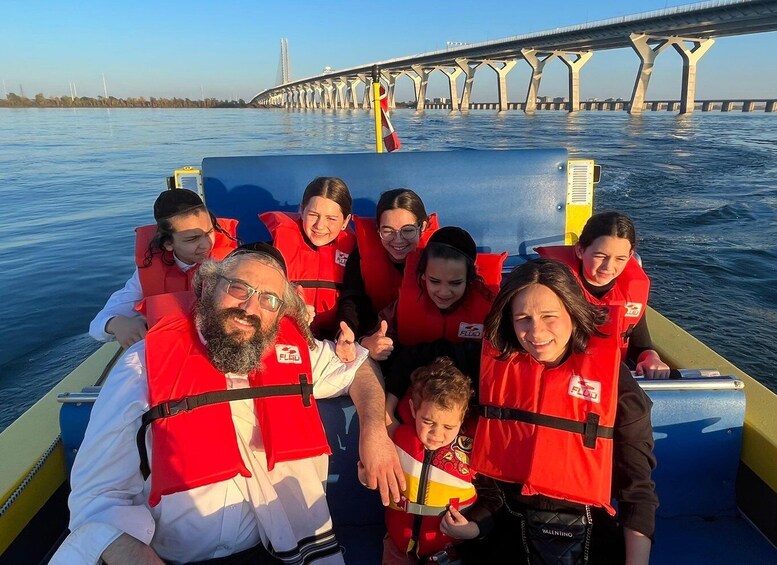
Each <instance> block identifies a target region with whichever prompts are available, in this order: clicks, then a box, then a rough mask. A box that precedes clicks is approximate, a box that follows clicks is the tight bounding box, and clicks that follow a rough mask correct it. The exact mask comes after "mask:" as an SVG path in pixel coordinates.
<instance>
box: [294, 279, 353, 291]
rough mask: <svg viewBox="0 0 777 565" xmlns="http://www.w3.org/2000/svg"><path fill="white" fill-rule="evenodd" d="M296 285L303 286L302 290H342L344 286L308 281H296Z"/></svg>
mask: <svg viewBox="0 0 777 565" xmlns="http://www.w3.org/2000/svg"><path fill="white" fill-rule="evenodd" d="M294 284H296V285H299V286H301V287H302V288H328V289H330V290H342V289H343V284H342V283H337V282H334V281H313V280H311V281H306V280H295V281H294Z"/></svg>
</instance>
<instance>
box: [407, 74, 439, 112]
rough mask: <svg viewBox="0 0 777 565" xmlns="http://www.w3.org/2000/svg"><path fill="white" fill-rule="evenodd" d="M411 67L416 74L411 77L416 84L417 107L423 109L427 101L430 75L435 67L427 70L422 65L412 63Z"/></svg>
mask: <svg viewBox="0 0 777 565" xmlns="http://www.w3.org/2000/svg"><path fill="white" fill-rule="evenodd" d="M410 68H411V69H413V72H415V74H416V76H415V77H410V78H412V79H413V83H414V84H415V101H416V105H415V109H416V110H423V109H424V104H425V103H426V86H427V84H429V75H430V74H431V73H432V71H433V70H434V69H430V70H428V71H427V70H426V69H425V68H423V67H422V66H421V65H412V66H411V67H410Z"/></svg>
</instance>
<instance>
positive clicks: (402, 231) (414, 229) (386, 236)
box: [378, 224, 421, 241]
mask: <svg viewBox="0 0 777 565" xmlns="http://www.w3.org/2000/svg"><path fill="white" fill-rule="evenodd" d="M419 233H421V226H419V225H417V224H407V225H406V226H402V227H401V228H399V229H398V230H395V229H393V228H390V227H388V226H384V227H382V228H380V229H378V235H379V236H380V238H381V239H382V240H383V241H394V239H396V237H397V234H399V236H400V237H401V238H402V239H404V240H405V241H410V240H412V239H415V238H417V237H418V235H419Z"/></svg>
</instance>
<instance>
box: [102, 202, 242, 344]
mask: <svg viewBox="0 0 777 565" xmlns="http://www.w3.org/2000/svg"><path fill="white" fill-rule="evenodd" d="M154 220H156V225H149V226H142V227H139V228H136V229H135V265H136V269H135V272H134V273H133V274H132V277H130V279H129V280H128V281H127V283H126V284H125V285H124V288H122V289H120V290H117V291H116V292H114V293H113V294H112V295H111V297H110V298H109V299H108V302H107V303H106V304H105V306H104V307H103V309H102V310H101V311H100V312H99V313H98V314H97V316H96V317H95V318H94V320H92V323H91V324H90V325H89V335H91V336H92V337H93V338H94V339H96V340H98V341H113V340H114V339H115V340H117V341H118V342H119V343H120V344H121V346H122V347H129V346H130V345H132V344H133V343H136V342H138V341H140V340H141V339H143V338H144V337H145V335H146V331H147V329H148V328H147V326H146V318H145V316H144V315H143V313H141V311H139V309H140V310H142V301H143V299H144V298H146V297H149V296H155V295H159V294H164V293H168V292H182V291H189V290H191V281H192V278H193V277H194V273H195V272H196V271H197V268H198V267H199V266H200V264H202V262H203V261H204V260H205V259H216V260H220V259H223V258H224V257H225V256H226V255H227V254H228V253H229V252H230V251H232V250H233V249H234V248H235V247H237V236H236V231H237V221H236V220H229V219H223V218H219V219H216V218H214V217H213V215H212V214H211V213H210V212H208V210H207V209H206V208H205V204H203V202H202V200H201V199H200V197H199V196H198V195H197V194H196V193H194V192H192V191H190V190H185V189H174V190H166V191H164V192H162V193H161V194H160V195H159V197H158V198H157V199H156V202H154Z"/></svg>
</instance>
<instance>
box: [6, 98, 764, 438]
mask: <svg viewBox="0 0 777 565" xmlns="http://www.w3.org/2000/svg"><path fill="white" fill-rule="evenodd" d="M775 120H777V116H774V115H771V114H761V113H750V114H740V113H728V114H720V113H718V114H712V113H705V114H702V113H696V114H694V115H692V116H683V117H681V116H677V115H675V114H670V113H652V112H648V113H646V114H644V115H643V116H639V117H629V116H628V115H627V114H625V113H616V112H582V113H579V114H577V115H574V116H568V115H567V114H565V113H563V112H538V113H537V114H536V115H534V116H527V115H524V114H523V113H522V112H515V111H513V112H509V113H505V114H499V115H497V114H495V113H493V112H491V111H473V112H471V113H470V114H469V115H462V114H449V113H448V112H446V111H427V112H425V113H423V114H416V113H415V112H412V111H409V110H406V111H397V112H395V114H394V116H393V117H392V121H393V122H394V125H395V127H396V129H397V131H398V132H399V135H400V137H401V139H402V142H403V145H404V148H403V151H408V150H410V151H415V150H435V149H446V150H450V149H460V148H476V149H494V148H496V149H512V148H532V147H558V146H563V147H566V148H568V149H569V150H570V151H571V153H572V154H573V155H575V156H580V157H589V158H593V159H595V160H596V161H597V162H599V163H601V164H602V165H603V167H604V176H603V179H602V182H601V184H600V185H599V187H598V189H597V196H596V204H595V207H596V209H597V210H602V209H605V208H616V209H619V210H622V211H624V212H626V213H628V214H630V215H631V216H632V217H634V218H635V219H636V222H637V228H638V235H639V239H640V244H639V248H640V253H641V255H642V257H643V260H644V262H645V268H646V270H647V272H648V273H649V274H650V277H651V279H652V282H653V288H652V297H651V304H652V305H653V306H655V307H656V308H657V309H659V310H660V311H661V312H663V313H664V314H666V315H667V316H668V317H670V318H671V319H672V320H674V321H675V322H678V323H679V324H680V325H682V326H683V327H684V328H685V329H687V330H688V331H690V332H691V333H693V334H694V335H695V336H697V337H699V338H700V339H702V340H703V341H705V342H706V343H708V344H709V345H710V346H712V347H713V348H714V349H716V350H717V351H719V352H720V353H722V354H723V355H725V356H726V357H728V358H729V359H730V360H731V361H732V362H733V363H734V364H736V365H738V366H739V367H741V368H742V369H744V370H745V371H747V372H748V373H750V374H751V375H752V376H754V377H755V378H757V379H758V380H760V381H761V382H764V383H766V384H767V385H768V386H770V387H771V388H772V389H774V390H777V372H775V366H777V353H775V351H774V341H775V337H776V336H777V332H776V331H775V327H776V326H777V292H775V291H774V289H775V287H777V284H776V283H777V281H776V280H775V279H776V278H777V268H775V267H777V243H776V242H777V123H775ZM371 127H372V118H371V117H370V116H369V115H368V114H365V113H364V112H361V111H355V112H351V111H338V112H327V113H322V112H321V111H309V112H284V111H262V110H258V111H252V110H207V111H203V110H132V109H125V110H112V111H108V110H98V109H71V110H36V109H28V110H7V109H2V110H0V202H2V207H0V219H2V221H0V268H1V269H2V277H1V278H0V295H2V296H3V301H2V306H0V313H2V316H1V319H2V320H3V322H4V323H3V324H2V326H0V399H1V400H0V429H2V428H4V427H5V426H6V425H7V424H8V423H10V422H11V421H12V420H13V419H14V418H15V417H16V416H18V415H19V414H20V413H21V412H23V411H24V410H25V409H26V408H27V407H29V406H30V405H31V404H32V403H33V402H35V400H36V399H37V398H39V397H40V396H42V395H43V394H44V393H45V392H46V391H48V389H49V388H50V387H51V386H52V385H53V384H54V383H56V382H58V381H59V380H60V379H61V378H62V377H64V376H65V375H66V374H67V373H68V372H69V371H70V370H72V368H73V367H75V366H76V365H77V364H78V363H79V362H80V361H81V360H82V359H83V358H84V357H86V355H87V354H88V353H90V352H91V351H93V350H94V349H95V348H96V344H95V343H94V342H92V340H91V339H90V338H89V337H88V336H86V335H85V334H86V331H87V329H88V325H89V321H90V320H91V318H92V317H93V316H94V314H95V313H96V312H97V310H98V309H99V308H100V307H101V306H102V304H103V303H104V302H105V300H106V299H107V297H108V295H109V294H110V293H111V292H112V291H113V290H115V289H117V288H119V287H120V286H121V285H122V284H123V283H124V281H125V280H126V279H127V278H128V277H129V275H130V274H131V273H132V269H133V266H132V249H133V231H132V228H133V227H134V226H136V225H139V224H141V223H148V222H149V221H150V220H151V205H152V203H153V201H154V199H155V197H156V195H157V194H158V193H159V191H160V190H162V189H164V187H165V176H167V175H168V174H170V173H171V172H172V171H173V170H174V169H176V168H178V167H180V166H182V165H186V164H198V163H199V162H200V161H201V160H202V158H203V157H209V156H224V155H256V154H290V153H323V152H369V151H371V150H372V138H371ZM418 188H419V191H420V192H421V193H423V187H418Z"/></svg>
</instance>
